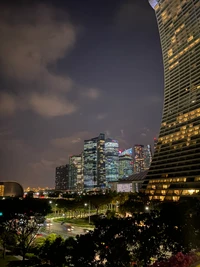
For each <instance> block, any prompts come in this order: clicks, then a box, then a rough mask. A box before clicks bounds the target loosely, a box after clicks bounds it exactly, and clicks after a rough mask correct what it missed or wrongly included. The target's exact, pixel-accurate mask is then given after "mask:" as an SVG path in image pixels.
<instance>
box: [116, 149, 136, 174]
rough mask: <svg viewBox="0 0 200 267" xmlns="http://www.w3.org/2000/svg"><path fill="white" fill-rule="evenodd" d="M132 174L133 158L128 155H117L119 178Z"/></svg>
mask: <svg viewBox="0 0 200 267" xmlns="http://www.w3.org/2000/svg"><path fill="white" fill-rule="evenodd" d="M132 174H133V158H132V156H131V155H130V154H122V153H121V154H119V178H120V179H122V178H126V177H129V176H130V175H132Z"/></svg>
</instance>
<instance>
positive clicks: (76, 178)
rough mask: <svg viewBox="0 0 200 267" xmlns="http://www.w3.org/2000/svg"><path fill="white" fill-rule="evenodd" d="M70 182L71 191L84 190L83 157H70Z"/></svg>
mask: <svg viewBox="0 0 200 267" xmlns="http://www.w3.org/2000/svg"><path fill="white" fill-rule="evenodd" d="M69 181H70V189H71V190H76V191H78V192H79V191H82V190H83V186H84V184H83V155H82V154H80V155H74V156H71V157H69Z"/></svg>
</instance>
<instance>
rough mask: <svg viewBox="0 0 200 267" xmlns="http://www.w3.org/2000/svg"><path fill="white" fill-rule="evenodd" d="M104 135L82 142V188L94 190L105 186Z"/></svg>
mask: <svg viewBox="0 0 200 267" xmlns="http://www.w3.org/2000/svg"><path fill="white" fill-rule="evenodd" d="M104 146H105V135H104V134H100V135H99V136H98V137H95V138H92V139H89V140H85V141H84V152H83V160H84V171H83V175H84V187H85V188H91V189H92V188H95V187H104V185H105V151H104V149H105V147H104Z"/></svg>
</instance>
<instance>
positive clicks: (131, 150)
mask: <svg viewBox="0 0 200 267" xmlns="http://www.w3.org/2000/svg"><path fill="white" fill-rule="evenodd" d="M119 155H120V156H123V155H129V156H131V157H133V149H132V147H131V148H128V149H125V150H119Z"/></svg>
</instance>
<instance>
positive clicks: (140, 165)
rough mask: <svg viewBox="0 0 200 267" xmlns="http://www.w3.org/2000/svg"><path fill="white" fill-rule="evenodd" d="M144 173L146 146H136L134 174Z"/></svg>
mask: <svg viewBox="0 0 200 267" xmlns="http://www.w3.org/2000/svg"><path fill="white" fill-rule="evenodd" d="M142 171H144V146H143V145H135V146H134V173H140V172H142Z"/></svg>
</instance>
